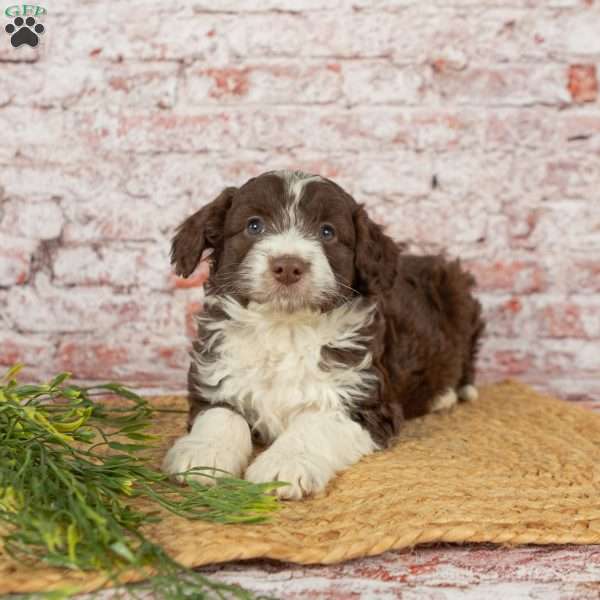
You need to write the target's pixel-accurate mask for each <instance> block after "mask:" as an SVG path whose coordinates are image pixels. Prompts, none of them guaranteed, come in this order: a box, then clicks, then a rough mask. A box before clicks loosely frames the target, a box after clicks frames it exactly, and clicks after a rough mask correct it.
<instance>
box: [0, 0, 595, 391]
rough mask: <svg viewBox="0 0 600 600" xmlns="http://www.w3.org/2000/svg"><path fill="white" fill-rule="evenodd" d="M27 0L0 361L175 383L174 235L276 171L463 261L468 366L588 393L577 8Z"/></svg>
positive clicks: (582, 48) (365, 1) (4, 149)
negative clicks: (469, 280)
mask: <svg viewBox="0 0 600 600" xmlns="http://www.w3.org/2000/svg"><path fill="white" fill-rule="evenodd" d="M40 3H41V2H40ZM42 5H43V6H46V8H47V9H48V11H49V14H48V15H47V16H46V17H45V18H44V19H43V23H44V25H45V26H46V33H45V34H44V36H43V40H42V42H41V44H40V46H38V48H36V49H32V48H29V47H21V48H19V49H14V48H12V46H11V45H10V44H9V42H8V37H9V36H8V35H6V34H5V33H4V31H3V26H2V29H0V134H1V135H0V365H9V364H11V363H13V362H15V361H18V360H20V361H24V362H25V363H27V365H28V374H30V375H32V376H36V377H38V376H40V377H42V376H47V375H50V374H52V373H54V372H56V371H58V370H63V369H66V370H70V371H72V372H73V373H74V374H75V376H76V377H78V378H80V379H87V380H95V379H105V378H115V379H120V380H123V381H126V382H130V383H132V384H140V385H143V386H145V387H158V388H162V389H174V388H183V387H184V385H185V371H186V368H187V355H186V352H187V345H188V339H189V333H190V331H191V319H190V317H191V314H193V312H194V311H195V310H197V308H198V306H199V303H200V302H201V297H202V293H201V289H200V288H199V287H194V286H191V287H190V286H189V285H184V284H183V283H182V282H178V281H177V280H175V278H174V277H172V276H171V274H170V272H169V264H168V248H169V238H170V236H171V234H172V232H173V228H174V227H175V225H176V224H177V223H178V222H179V221H180V220H181V219H182V218H183V217H184V216H186V215H187V214H188V213H189V212H191V211H192V210H194V209H195V208H197V207H199V206H200V205H202V204H203V203H205V202H208V201H209V200H211V199H212V198H213V197H214V196H215V195H216V194H217V193H218V192H219V191H220V189H221V188H222V187H224V186H225V185H231V184H239V183H242V182H243V181H245V180H246V179H247V178H248V177H250V176H252V175H255V174H257V173H259V172H262V171H264V170H268V169H273V168H284V167H292V168H303V169H306V170H309V171H315V172H320V173H323V174H324V175H327V176H329V177H332V178H334V179H336V180H337V181H338V182H339V183H340V184H342V185H343V186H345V187H346V188H347V189H349V190H350V191H351V192H352V193H353V194H354V195H355V196H356V198H357V199H358V200H361V201H363V202H366V203H367V205H368V206H369V208H370V210H371V212H372V214H373V215H374V217H375V218H376V219H377V220H379V221H380V222H382V223H384V224H386V225H387V227H388V231H389V232H390V233H391V234H392V235H394V236H396V237H398V238H402V239H408V240H410V241H412V242H413V245H414V247H415V248H418V249H420V250H423V251H437V250H440V249H442V248H447V250H448V252H449V253H451V254H453V255H460V256H462V257H464V259H465V261H466V262H467V263H468V264H469V265H470V267H471V268H472V269H473V270H474V271H475V273H476V274H477V276H478V278H479V281H480V287H479V294H480V297H481V299H482V301H483V302H484V305H485V307H486V314H487V318H488V321H489V328H488V337H487V339H486V341H485V344H484V351H483V356H482V373H483V376H484V377H485V378H487V379H490V378H503V377H506V376H511V377H519V378H521V379H524V380H525V381H529V382H531V383H535V384H538V385H540V386H542V387H545V388H547V389H549V390H552V391H554V392H556V393H558V394H560V395H562V396H564V397H571V398H577V397H584V396H594V395H595V396H596V397H597V396H599V395H600V376H599V374H600V101H599V99H598V67H599V64H600V2H598V1H593V0H587V1H585V0H547V1H546V2H542V1H535V0H505V1H499V0H496V1H488V2H486V1H479V2H474V1H472V0H433V1H423V0H397V1H392V0H370V1H369V0H354V1H352V2H347V1H344V0H327V1H324V0H319V1H317V0H295V1H294V0H265V1H263V2H259V1H258V0H247V1H245V2H243V1H235V0H220V1H219V0H193V1H190V2H181V1H176V2H167V1H166V0H164V1H162V2H157V1H154V0H152V1H150V0H149V1H147V2H141V1H136V0H131V1H127V2H126V1H121V0H114V1H112V2H110V3H109V2H100V1H87V2H86V1H77V0H64V1H63V2H48V3H46V4H42ZM5 21H6V22H8V18H5ZM200 279H201V278H200ZM197 281H198V280H196V282H197Z"/></svg>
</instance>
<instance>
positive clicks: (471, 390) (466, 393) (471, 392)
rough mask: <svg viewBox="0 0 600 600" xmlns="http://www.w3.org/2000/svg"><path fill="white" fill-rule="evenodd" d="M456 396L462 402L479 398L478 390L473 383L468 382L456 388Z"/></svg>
mask: <svg viewBox="0 0 600 600" xmlns="http://www.w3.org/2000/svg"><path fill="white" fill-rule="evenodd" d="M458 397H459V398H460V399H461V400H463V401H464V402H475V400H477V399H478V398H479V392H478V391H477V388H476V387H475V386H474V385H471V384H470V383H469V384H467V385H463V386H462V387H461V388H460V389H459V390H458Z"/></svg>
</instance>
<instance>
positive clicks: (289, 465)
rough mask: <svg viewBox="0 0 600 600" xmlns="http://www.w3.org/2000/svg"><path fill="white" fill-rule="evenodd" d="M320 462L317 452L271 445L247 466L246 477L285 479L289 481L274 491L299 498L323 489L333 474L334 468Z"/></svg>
mask: <svg viewBox="0 0 600 600" xmlns="http://www.w3.org/2000/svg"><path fill="white" fill-rule="evenodd" d="M319 462H322V461H319V459H318V457H316V456H309V455H307V454H303V453H300V454H298V455H296V456H293V455H291V454H283V453H282V452H280V451H278V450H277V449H276V448H273V447H271V448H269V449H268V450H265V451H264V452H263V453H262V454H261V455H260V456H258V457H257V458H256V460H255V461H254V462H253V463H252V464H251V465H250V467H248V470H247V471H246V476H245V478H246V479H247V480H248V481H252V482H253V483H267V482H271V481H286V482H288V483H289V485H286V486H282V487H279V488H277V489H276V490H275V493H276V494H277V495H278V496H279V497H280V498H282V499H287V500H300V499H301V498H303V497H304V496H308V495H309V494H314V493H317V492H321V491H323V490H324V489H325V487H326V486H327V483H328V482H329V480H330V479H331V477H332V476H333V474H334V473H333V472H332V471H331V469H330V468H329V467H327V465H326V464H321V465H320V464H319Z"/></svg>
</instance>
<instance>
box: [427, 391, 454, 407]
mask: <svg viewBox="0 0 600 600" xmlns="http://www.w3.org/2000/svg"><path fill="white" fill-rule="evenodd" d="M457 401H458V398H457V396H456V392H455V391H454V390H453V389H452V388H449V389H448V390H446V391H445V392H444V393H443V394H440V395H439V396H438V397H437V398H435V399H434V400H433V402H432V403H431V410H432V412H437V411H439V410H446V409H448V408H452V407H453V406H454V405H455V404H456V402H457Z"/></svg>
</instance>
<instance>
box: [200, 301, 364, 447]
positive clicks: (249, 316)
mask: <svg viewBox="0 0 600 600" xmlns="http://www.w3.org/2000/svg"><path fill="white" fill-rule="evenodd" d="M213 302H218V303H219V305H220V307H221V308H222V310H223V311H224V313H225V315H226V317H225V318H221V319H217V320H215V319H203V320H202V326H203V328H204V330H205V332H206V336H207V337H206V339H207V341H206V343H205V345H204V347H203V348H202V351H201V352H197V353H195V354H194V355H193V359H194V360H195V361H196V365H197V368H198V378H197V381H196V382H195V384H196V385H197V386H198V388H199V390H200V391H201V393H202V395H203V397H204V398H205V399H206V400H208V401H209V402H212V403H217V402H219V403H223V402H224V403H227V404H230V405H231V406H232V407H234V408H235V409H236V410H238V411H239V412H241V413H242V414H243V415H244V416H245V417H246V419H247V420H248V422H249V423H250V424H251V425H252V426H253V428H254V429H255V431H257V433H258V434H259V435H260V436H261V438H262V439H263V440H264V441H271V440H272V439H274V438H275V437H277V436H278V435H279V434H280V433H281V432H282V431H283V429H285V427H286V426H287V424H288V422H289V420H290V419H291V418H292V417H293V416H294V415H297V414H298V413H300V412H303V411H305V410H314V411H326V410H334V411H344V412H346V409H347V408H348V407H349V405H350V404H351V403H352V402H354V401H356V400H358V399H360V398H361V397H363V396H364V395H365V394H366V393H367V392H368V391H369V389H370V387H371V386H372V385H373V383H374V380H375V377H374V375H373V373H372V371H371V354H370V353H369V351H368V349H367V345H368V341H369V339H368V338H367V337H366V336H365V334H364V328H365V327H366V326H367V325H368V324H369V322H370V320H371V319H372V314H373V311H372V308H371V307H366V306H364V304H363V303H359V302H358V301H357V302H350V303H347V304H345V305H343V306H341V307H338V308H336V309H334V310H332V311H330V312H327V313H320V312H316V311H311V310H303V311H297V312H294V313H282V312H273V311H272V310H269V308H268V307H267V306H265V305H260V304H253V303H251V304H250V305H249V306H248V307H243V306H241V305H240V304H238V303H237V302H235V301H234V300H231V299H218V300H213ZM323 349H327V350H331V351H333V352H330V353H328V354H329V355H331V354H333V353H335V352H336V351H339V354H340V355H342V353H346V354H348V353H351V354H352V356H354V357H355V359H354V360H352V361H351V362H352V364H344V363H343V362H340V361H335V360H333V359H331V358H330V359H327V358H324V353H323ZM356 358H358V360H356Z"/></svg>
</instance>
